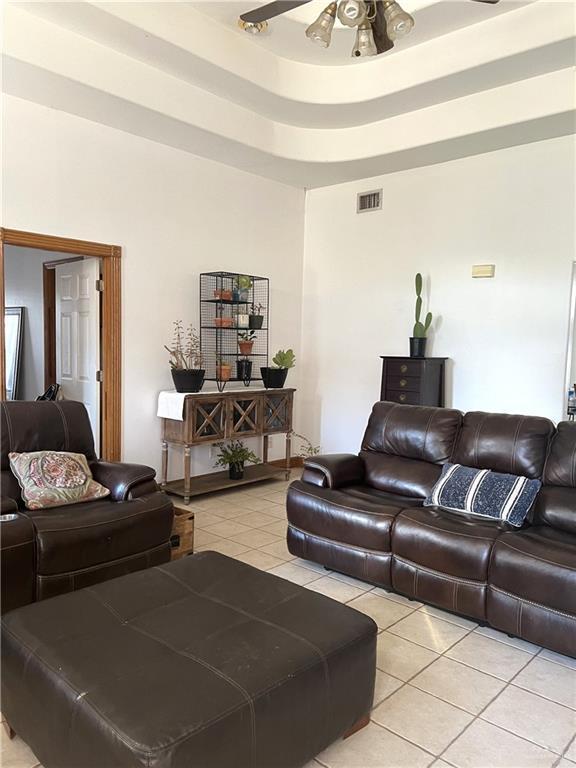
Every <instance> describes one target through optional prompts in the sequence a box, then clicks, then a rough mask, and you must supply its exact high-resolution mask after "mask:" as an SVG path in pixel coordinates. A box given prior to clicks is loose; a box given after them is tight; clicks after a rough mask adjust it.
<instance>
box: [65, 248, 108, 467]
mask: <svg viewBox="0 0 576 768" xmlns="http://www.w3.org/2000/svg"><path fill="white" fill-rule="evenodd" d="M99 278H100V261H99V259H85V260H84V261H71V262H68V263H66V264H60V265H58V266H57V267H56V377H57V381H58V383H59V384H60V386H61V388H62V390H61V391H62V394H63V395H64V397H65V398H66V400H78V401H79V402H81V403H84V405H85V406H86V410H87V411H88V415H89V417H90V423H91V424H92V432H93V433H94V444H95V447H96V453H97V454H98V455H100V382H98V381H97V380H96V377H97V373H98V371H99V370H100V294H99V292H98V290H97V288H96V281H97V280H98V279H99Z"/></svg>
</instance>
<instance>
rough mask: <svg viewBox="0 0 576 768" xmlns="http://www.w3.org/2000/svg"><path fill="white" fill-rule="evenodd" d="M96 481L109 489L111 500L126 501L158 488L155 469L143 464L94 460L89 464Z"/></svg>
mask: <svg viewBox="0 0 576 768" xmlns="http://www.w3.org/2000/svg"><path fill="white" fill-rule="evenodd" d="M90 469H91V470H92V476H93V477H94V480H96V482H98V483H101V484H102V485H103V486H104V487H106V488H109V489H110V498H111V499H112V501H126V499H128V498H130V499H134V498H137V497H138V496H142V495H144V494H146V493H151V492H153V491H155V490H157V489H158V486H157V485H156V482H155V481H154V478H155V477H156V470H154V469H152V467H146V466H145V465H144V464H124V463H121V462H110V461H96V462H94V464H92V465H91V467H90Z"/></svg>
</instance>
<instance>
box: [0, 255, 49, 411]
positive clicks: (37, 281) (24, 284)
mask: <svg viewBox="0 0 576 768" xmlns="http://www.w3.org/2000/svg"><path fill="white" fill-rule="evenodd" d="M59 256H60V254H57V253H51V252H49V251H38V250H33V249H30V248H20V247H16V246H11V245H9V246H7V247H6V248H5V251H4V259H5V261H4V270H5V272H4V281H5V297H6V306H7V307H24V308H25V310H24V334H23V336H22V350H21V358H20V361H21V363H20V364H21V367H20V382H19V385H18V399H19V400H35V399H36V398H37V397H38V395H40V394H41V393H42V392H44V389H45V387H44V291H43V282H42V264H43V263H44V262H45V261H52V260H54V259H57V258H58V257H59Z"/></svg>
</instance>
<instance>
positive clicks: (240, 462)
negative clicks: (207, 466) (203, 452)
mask: <svg viewBox="0 0 576 768" xmlns="http://www.w3.org/2000/svg"><path fill="white" fill-rule="evenodd" d="M247 462H249V463H250V464H258V462H259V458H258V456H256V454H255V453H254V452H253V451H251V450H249V449H248V448H247V447H246V446H245V445H244V443H243V442H242V441H241V440H232V441H230V442H229V443H227V444H224V445H221V446H220V453H219V454H218V457H217V459H216V463H215V464H214V466H215V467H228V476H229V477H230V480H242V478H243V477H244V464H246V463H247Z"/></svg>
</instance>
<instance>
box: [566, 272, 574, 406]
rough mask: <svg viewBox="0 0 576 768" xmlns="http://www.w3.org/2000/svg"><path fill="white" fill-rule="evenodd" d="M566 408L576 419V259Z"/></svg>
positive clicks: (571, 297) (569, 331)
mask: <svg viewBox="0 0 576 768" xmlns="http://www.w3.org/2000/svg"><path fill="white" fill-rule="evenodd" d="M565 392H566V393H567V400H566V409H565V412H566V413H567V416H568V419H570V421H574V420H575V419H576V261H575V262H574V263H573V265H572V291H571V294H570V319H569V326H568V352H567V355H566V386H565Z"/></svg>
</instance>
